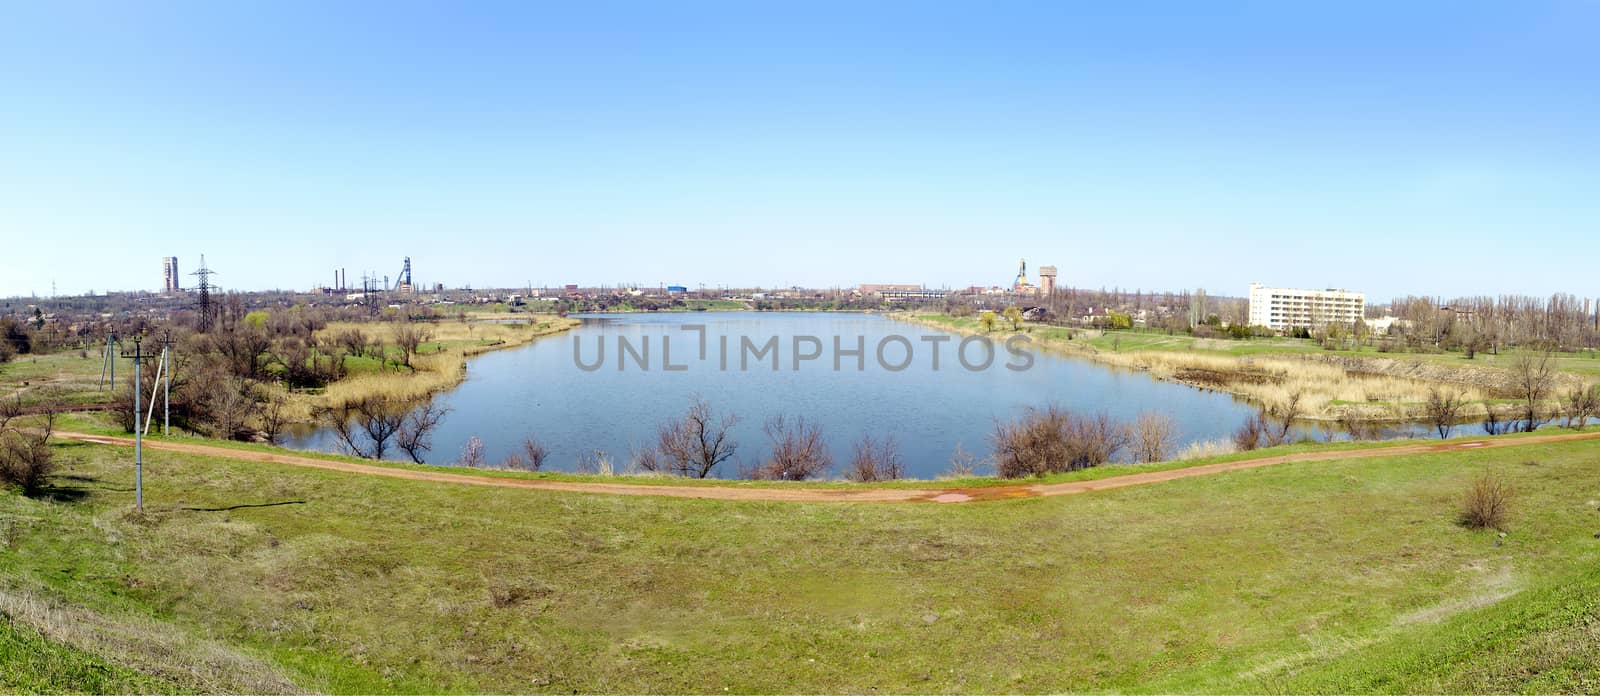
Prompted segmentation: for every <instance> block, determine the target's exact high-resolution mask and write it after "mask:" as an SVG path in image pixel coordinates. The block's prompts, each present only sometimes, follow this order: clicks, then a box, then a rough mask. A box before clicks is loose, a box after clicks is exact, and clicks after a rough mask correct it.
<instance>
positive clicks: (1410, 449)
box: [56, 431, 1600, 503]
mask: <svg viewBox="0 0 1600 696" xmlns="http://www.w3.org/2000/svg"><path fill="white" fill-rule="evenodd" d="M56 437H59V438H61V439H64V440H73V441H77V442H88V443H94V444H99V445H112V446H116V447H133V439H132V438H126V437H108V436H104V435H88V434H85V433H72V432H57V433H56ZM1597 438H1600V431H1596V432H1592V433H1567V434H1562V435H1535V436H1531V437H1520V438H1495V439H1480V440H1464V441H1451V442H1432V443H1418V444H1414V445H1401V446H1397V447H1386V448H1382V449H1373V450H1353V451H1352V450H1345V451H1327V452H1303V453H1300V454H1289V455H1284V456H1279V457H1260V458H1256V459H1241V460H1239V461H1233V462H1224V463H1220V464H1205V465H1201V466H1192V467H1187V468H1183V469H1169V470H1167V471H1151V472H1145V473H1138V474H1127V475H1124V476H1112V477H1109V478H1103V479H1097V480H1094V481H1069V482H1066V483H1019V484H1015V485H1004V486H986V487H979V488H935V487H929V488H872V487H866V486H863V487H861V488H816V487H809V488H808V487H805V486H803V485H796V486H794V487H792V488H791V487H787V486H783V487H772V486H767V487H758V486H738V485H723V486H694V485H649V484H639V483H596V482H584V481H536V480H529V479H516V478H496V477H490V476H478V475H474V474H467V473H462V474H456V473H448V472H435V471H415V470H411V469H400V468H395V467H388V466H381V465H375V464H359V463H355V462H340V461H330V460H326V459H316V458H313V457H301V456H296V455H292V454H278V453H274V452H257V451H251V450H237V449H229V448H227V447H217V446H215V445H203V444H198V443H193V442H169V441H163V440H146V441H145V443H144V446H145V448H146V449H149V450H155V451H165V452H181V453H185V454H199V455H205V456H210V457H223V458H227V459H234V460H240V461H250V462H261V463H264V464H281V465H284V466H299V467H306V468H311V469H326V470H328V471H342V472H346V473H352V474H366V475H369V476H387V477H390V478H398V479H409V480H412V481H432V482H435V483H457V484H465V485H470V486H496V487H500V488H527V489H533V490H543V491H566V492H572V493H603V494H609V495H651V496H659V497H665V498H707V499H715V500H746V501H777V502H797V503H798V502H807V503H840V502H843V503H894V502H919V501H921V502H936V503H966V502H973V501H979V500H1007V499H1015V498H1036V497H1041V496H1053V495H1073V494H1076V493H1088V492H1090V491H1103V490H1110V489H1113V488H1126V487H1128V486H1142V485H1146V484H1151V483H1160V482H1163V481H1174V480H1177V479H1183V478H1189V477H1192V476H1208V475H1211V474H1217V473H1222V472H1225V471H1238V470H1241V469H1254V468H1258V467H1263V466H1272V465H1274V464H1287V463H1290V462H1313V461H1327V460H1332V459H1375V458H1380V457H1400V456H1405V455H1412V454H1429V453H1434V452H1457V451H1460V452H1465V451H1470V450H1480V449H1500V448H1505V447H1526V446H1530V445H1541V444H1548V443H1552V442H1570V441H1574V440H1592V439H1597Z"/></svg>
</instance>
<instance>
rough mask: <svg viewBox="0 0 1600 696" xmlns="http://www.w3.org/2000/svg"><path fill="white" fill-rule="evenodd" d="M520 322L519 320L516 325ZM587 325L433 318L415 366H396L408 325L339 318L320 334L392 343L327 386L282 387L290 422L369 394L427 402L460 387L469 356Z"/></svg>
mask: <svg viewBox="0 0 1600 696" xmlns="http://www.w3.org/2000/svg"><path fill="white" fill-rule="evenodd" d="M512 322H515V323H512ZM581 323H583V322H582V321H580V320H578V319H572V318H569V317H561V316H555V315H543V314H507V315H505V316H503V317H501V316H493V315H491V316H490V317H484V316H474V317H473V318H471V319H467V320H456V319H447V320H440V321H436V322H429V323H426V324H424V325H423V326H424V327H425V328H426V330H427V331H428V336H427V340H426V341H423V342H420V343H419V344H418V347H417V351H416V353H415V355H412V356H410V357H409V362H410V366H409V367H406V366H404V365H396V364H394V362H395V358H394V356H393V354H394V353H396V352H397V350H396V349H395V348H393V346H395V345H396V343H397V333H399V332H400V331H403V330H404V327H406V326H407V325H406V324H398V323H393V322H334V323H330V324H328V325H327V326H326V327H324V328H322V329H321V330H320V331H318V332H317V333H318V337H319V338H321V339H323V340H325V341H329V342H337V341H338V340H339V339H340V337H341V336H342V335H345V334H347V333H348V332H351V331H359V332H362V333H363V334H364V336H365V337H366V339H367V340H368V341H370V342H372V343H374V344H379V345H383V346H389V348H388V349H386V353H385V355H384V358H383V360H381V361H380V360H378V359H375V358H371V357H368V356H349V357H347V358H346V359H345V366H346V370H348V371H349V373H348V374H347V375H346V376H345V377H344V378H343V379H339V380H337V381H334V382H331V383H329V384H328V385H327V386H326V387H323V388H321V389H315V390H289V389H285V388H283V387H282V386H279V387H278V389H279V390H281V393H284V394H285V395H286V396H287V397H288V400H289V401H288V407H287V411H286V413H285V414H284V415H285V417H286V422H294V423H306V422H313V421H314V420H315V414H316V411H317V409H318V408H321V407H330V406H336V405H338V404H341V403H347V402H351V401H356V400H360V399H365V398H380V399H384V400H388V401H391V402H394V403H410V402H416V401H421V400H424V399H427V398H429V397H432V396H435V395H437V394H439V393H440V392H443V391H447V390H449V389H453V388H455V387H457V386H459V385H460V384H461V383H462V382H463V381H465V380H466V378H467V369H468V364H467V360H468V359H469V358H472V357H474V356H478V355H482V354H484V353H488V352H491V351H496V350H504V349H507V348H517V347H521V346H525V345H527V344H529V343H532V342H534V341H536V340H538V339H540V338H545V337H547V336H554V335H556V334H560V333H565V332H566V331H569V330H571V329H572V328H574V327H576V326H578V325H579V324H581Z"/></svg>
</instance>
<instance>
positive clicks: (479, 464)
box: [456, 435, 484, 469]
mask: <svg viewBox="0 0 1600 696" xmlns="http://www.w3.org/2000/svg"><path fill="white" fill-rule="evenodd" d="M483 465H484V454H483V440H480V439H478V436H477V435H473V436H472V437H470V438H467V444H466V446H464V447H462V448H461V456H460V457H459V458H457V459H456V466H465V467H470V468H473V469H482V468H483Z"/></svg>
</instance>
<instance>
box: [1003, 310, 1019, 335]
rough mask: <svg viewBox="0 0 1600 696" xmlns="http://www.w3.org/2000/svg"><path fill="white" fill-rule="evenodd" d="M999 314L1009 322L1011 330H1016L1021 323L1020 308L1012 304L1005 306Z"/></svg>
mask: <svg viewBox="0 0 1600 696" xmlns="http://www.w3.org/2000/svg"><path fill="white" fill-rule="evenodd" d="M1000 315H1001V316H1003V317H1005V318H1006V321H1009V322H1011V330H1012V331H1016V330H1017V328H1018V327H1020V326H1021V325H1022V310H1020V309H1017V308H1016V307H1014V306H1013V307H1007V308H1005V311H1003V312H1001V313H1000Z"/></svg>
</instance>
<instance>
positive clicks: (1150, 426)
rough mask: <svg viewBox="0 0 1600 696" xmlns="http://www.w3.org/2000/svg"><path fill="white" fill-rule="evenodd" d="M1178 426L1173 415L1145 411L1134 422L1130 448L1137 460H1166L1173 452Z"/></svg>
mask: <svg viewBox="0 0 1600 696" xmlns="http://www.w3.org/2000/svg"><path fill="white" fill-rule="evenodd" d="M1177 431H1178V426H1177V424H1176V423H1174V422H1173V421H1172V418H1171V417H1168V416H1166V415H1163V414H1160V413H1151V412H1145V413H1141V414H1139V418H1138V419H1137V420H1135V421H1134V422H1133V431H1132V437H1131V445H1130V448H1131V449H1132V450H1133V461H1135V462H1145V463H1153V462H1164V461H1166V460H1167V457H1168V456H1169V455H1171V454H1172V448H1173V438H1175V437H1176V436H1177Z"/></svg>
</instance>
